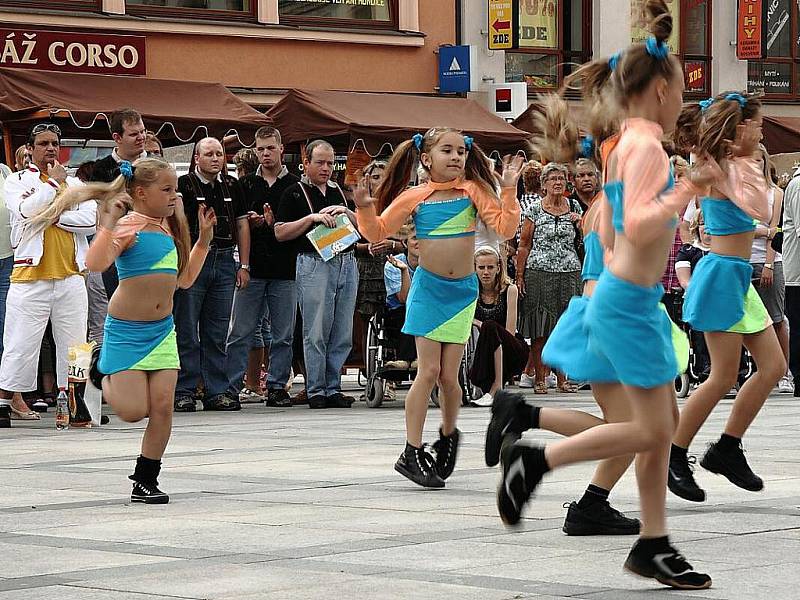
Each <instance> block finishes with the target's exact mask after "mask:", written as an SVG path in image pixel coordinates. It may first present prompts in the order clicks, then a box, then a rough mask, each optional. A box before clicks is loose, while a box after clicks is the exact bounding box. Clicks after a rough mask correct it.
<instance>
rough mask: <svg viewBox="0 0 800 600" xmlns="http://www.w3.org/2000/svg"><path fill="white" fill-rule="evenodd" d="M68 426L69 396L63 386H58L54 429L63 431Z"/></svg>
mask: <svg viewBox="0 0 800 600" xmlns="http://www.w3.org/2000/svg"><path fill="white" fill-rule="evenodd" d="M67 427H69V398H67V391H66V389H65V388H63V387H62V388H58V398H56V429H58V430H59V431H63V430H64V429H66V428H67Z"/></svg>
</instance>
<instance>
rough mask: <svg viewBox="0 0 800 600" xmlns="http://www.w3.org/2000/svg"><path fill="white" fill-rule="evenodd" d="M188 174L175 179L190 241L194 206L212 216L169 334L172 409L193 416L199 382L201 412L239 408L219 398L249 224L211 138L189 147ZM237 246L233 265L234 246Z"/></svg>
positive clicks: (243, 277) (242, 283) (244, 274)
mask: <svg viewBox="0 0 800 600" xmlns="http://www.w3.org/2000/svg"><path fill="white" fill-rule="evenodd" d="M194 159H195V164H196V165H197V166H196V168H195V170H194V172H192V173H189V174H187V175H184V176H182V177H180V178H179V179H178V190H179V191H180V192H181V194H183V208H184V212H185V213H186V219H187V220H188V221H189V232H190V233H191V238H192V243H194V242H195V241H197V236H198V224H197V208H198V206H199V205H201V204H205V205H206V206H208V207H210V208H213V209H214V212H215V213H216V216H217V224H216V225H215V226H214V238H213V240H212V241H211V248H210V249H209V251H208V256H207V257H206V261H205V263H203V268H202V269H201V271H200V275H198V277H197V280H196V281H195V282H194V285H192V287H190V288H189V289H188V290H178V291H177V292H175V306H174V309H173V314H174V316H175V333H176V334H177V338H178V353H179V355H180V359H181V371H180V373H179V374H178V385H177V388H176V390H175V410H176V411H177V412H193V411H194V410H195V408H196V407H195V398H194V394H195V391H196V389H197V386H198V384H199V383H200V382H201V381H202V383H203V385H204V387H205V394H204V397H203V398H202V401H203V407H204V408H205V410H240V409H241V408H242V406H241V404H240V403H239V399H238V398H236V399H235V400H234V399H231V398H230V397H229V396H227V395H226V394H225V392H226V391H227V389H228V376H227V374H226V373H225V342H226V341H227V339H228V324H229V323H230V318H231V306H232V305H233V291H234V289H235V288H239V289H244V288H246V287H247V284H248V283H249V281H250V275H249V270H250V264H249V262H248V261H249V258H250V226H249V225H248V223H247V207H246V206H245V202H244V197H243V195H242V191H241V188H240V187H239V183H238V182H237V181H236V180H235V179H233V178H232V177H229V176H228V174H227V173H225V172H224V170H225V152H224V151H223V149H222V144H220V143H219V140H216V139H214V138H205V139H202V140H200V141H199V142H197V146H196V147H195V155H194ZM237 245H238V247H239V261H240V264H239V265H238V266H237V265H236V263H235V262H234V260H233V249H234V246H237Z"/></svg>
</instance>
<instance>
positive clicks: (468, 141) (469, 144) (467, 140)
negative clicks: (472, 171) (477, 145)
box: [464, 135, 474, 150]
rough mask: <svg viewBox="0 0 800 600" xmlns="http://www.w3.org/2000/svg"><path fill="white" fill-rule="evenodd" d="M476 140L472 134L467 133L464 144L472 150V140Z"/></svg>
mask: <svg viewBox="0 0 800 600" xmlns="http://www.w3.org/2000/svg"><path fill="white" fill-rule="evenodd" d="M473 141H474V140H473V139H472V137H471V136H468V135H465V136H464V145H465V146H466V147H467V150H472V142H473Z"/></svg>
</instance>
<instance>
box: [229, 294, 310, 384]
mask: <svg viewBox="0 0 800 600" xmlns="http://www.w3.org/2000/svg"><path fill="white" fill-rule="evenodd" d="M295 290H296V288H295V283H294V281H291V280H288V279H251V280H250V285H248V286H247V287H246V288H245V289H243V290H237V291H236V296H235V299H234V302H233V319H232V321H231V331H230V333H229V334H228V348H227V353H228V358H227V363H226V369H225V370H226V371H227V373H228V391H229V392H230V393H232V394H237V395H238V393H239V392H240V391H242V379H243V377H244V372H245V370H246V369H247V358H248V353H249V352H250V349H251V348H253V347H254V346H255V344H254V342H255V339H254V336H255V333H256V329H257V328H258V325H259V322H260V321H261V319H262V317H263V315H264V309H265V308H266V310H267V312H268V313H269V319H270V328H271V331H272V343H271V344H270V345H268V346H267V347H268V348H269V377H268V378H267V388H269V389H281V388H283V387H284V386H285V385H286V382H287V380H288V379H289V371H290V370H291V368H292V339H293V336H294V315H295V311H294V307H295V304H296V303H297V300H296V291H295ZM262 334H263V333H262Z"/></svg>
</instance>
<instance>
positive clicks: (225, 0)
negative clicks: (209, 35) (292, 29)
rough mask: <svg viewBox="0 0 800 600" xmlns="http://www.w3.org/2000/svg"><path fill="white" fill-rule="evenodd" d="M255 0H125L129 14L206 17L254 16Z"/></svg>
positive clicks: (238, 17) (237, 17) (240, 17)
mask: <svg viewBox="0 0 800 600" xmlns="http://www.w3.org/2000/svg"><path fill="white" fill-rule="evenodd" d="M256 3H257V0H126V1H125V6H126V12H127V13H129V14H133V15H136V14H145V15H147V14H150V15H164V16H170V15H171V16H178V17H200V18H208V19H226V18H235V19H242V18H254V17H255V5H256Z"/></svg>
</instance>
